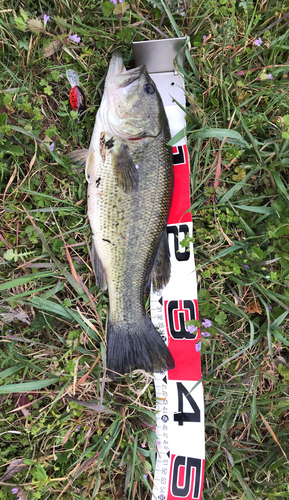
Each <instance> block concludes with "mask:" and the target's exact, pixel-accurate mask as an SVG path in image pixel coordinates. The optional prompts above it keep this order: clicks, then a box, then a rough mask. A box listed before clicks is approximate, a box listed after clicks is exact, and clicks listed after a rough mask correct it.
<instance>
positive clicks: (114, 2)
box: [109, 0, 117, 5]
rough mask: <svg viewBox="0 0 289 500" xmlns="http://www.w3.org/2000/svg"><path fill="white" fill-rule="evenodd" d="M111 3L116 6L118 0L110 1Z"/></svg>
mask: <svg viewBox="0 0 289 500" xmlns="http://www.w3.org/2000/svg"><path fill="white" fill-rule="evenodd" d="M109 1H110V2H112V3H113V4H114V5H116V3H117V2H116V0H109Z"/></svg>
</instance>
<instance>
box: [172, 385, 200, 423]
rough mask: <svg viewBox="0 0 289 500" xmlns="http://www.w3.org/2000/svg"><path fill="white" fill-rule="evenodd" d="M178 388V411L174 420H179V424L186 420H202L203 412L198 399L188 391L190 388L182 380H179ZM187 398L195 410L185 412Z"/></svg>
mask: <svg viewBox="0 0 289 500" xmlns="http://www.w3.org/2000/svg"><path fill="white" fill-rule="evenodd" d="M177 390H178V413H175V414H174V421H175V422H178V423H179V425H183V423H184V422H200V421H201V412H200V408H199V407H198V405H197V403H196V401H195V400H194V398H193V397H192V396H191V394H190V393H189V392H188V389H186V388H185V386H184V385H183V384H182V383H181V382H177ZM184 397H185V398H186V399H187V401H188V402H189V403H190V406H191V408H192V409H193V410H194V412H193V413H192V412H186V411H185V412H184V400H183V398H184Z"/></svg>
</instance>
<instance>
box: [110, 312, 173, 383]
mask: <svg viewBox="0 0 289 500" xmlns="http://www.w3.org/2000/svg"><path fill="white" fill-rule="evenodd" d="M107 335H108V338H107V343H108V346H107V367H108V370H109V377H110V378H111V379H112V380H114V378H115V376H116V375H117V374H118V373H120V374H124V373H128V372H129V371H130V370H134V369H135V368H139V369H143V370H146V371H151V372H159V371H162V370H170V369H172V368H174V367H175V362H174V359H173V357H172V355H171V353H170V351H169V349H168V348H167V346H166V344H165V342H164V341H163V339H162V338H161V336H160V334H159V333H158V332H157V331H156V329H155V327H154V326H153V324H152V322H151V321H150V319H149V318H148V317H147V316H143V317H142V318H141V319H140V320H138V321H137V322H136V323H128V324H113V323H111V322H110V321H109V322H108V328H107Z"/></svg>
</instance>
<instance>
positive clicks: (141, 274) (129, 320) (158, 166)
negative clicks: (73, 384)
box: [74, 51, 174, 379]
mask: <svg viewBox="0 0 289 500" xmlns="http://www.w3.org/2000/svg"><path fill="white" fill-rule="evenodd" d="M169 140H170V132H169V126H168V121H167V118H166V115H165V111H164V107H163V103H162V101H161V98H160V95H159V93H158V91H157V89H156V86H155V83H154V82H153V80H152V79H151V78H150V76H149V74H148V72H147V70H146V67H145V66H140V67H138V68H135V69H132V70H126V69H125V67H124V64H123V60H122V56H121V53H120V52H119V51H115V52H114V53H113V55H112V58H111V61H110V65H109V69H108V73H107V77H106V82H105V90H104V94H103V98H102V101H101V105H100V108H99V110H98V112H97V115H96V121H95V126H94V130H93V134H92V138H91V142H90V146H89V149H88V150H87V151H86V150H81V151H79V152H75V153H76V154H74V156H75V157H77V156H78V158H81V157H82V158H83V159H85V161H86V179H87V182H88V195H87V196H88V217H89V222H90V226H91V230H92V238H93V245H92V260H93V268H94V273H95V277H96V282H97V284H98V286H100V287H101V288H102V289H103V290H105V289H106V288H108V293H109V319H108V326H107V367H108V369H109V376H110V377H111V378H112V379H113V378H114V377H115V375H116V374H124V373H127V372H129V371H130V370H133V369H134V368H140V369H144V370H146V371H161V370H166V369H170V368H174V360H173V357H172V355H171V353H170V351H169V350H168V348H167V346H166V344H165V343H164V341H163V340H162V338H161V336H160V334H159V333H158V332H157V331H156V329H155V328H154V326H153V324H152V323H151V321H150V319H149V318H148V317H147V315H146V312H145V308H144V297H143V296H144V291H145V289H146V287H147V286H148V285H149V284H150V283H151V282H152V283H153V286H154V288H155V289H160V288H162V287H163V286H164V285H166V284H167V282H168V280H169V277H170V261H169V249H168V243H167V237H166V225H167V219H168V213H169V209H170V203H171V195H172V151H171V147H169V146H167V143H168V141H169ZM77 153H78V154H77Z"/></svg>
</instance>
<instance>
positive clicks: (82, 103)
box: [66, 69, 86, 113]
mask: <svg viewBox="0 0 289 500" xmlns="http://www.w3.org/2000/svg"><path fill="white" fill-rule="evenodd" d="M66 77H67V80H68V81H69V83H70V85H71V91H70V92H69V102H70V104H71V107H72V109H73V110H74V111H78V112H79V113H81V112H83V111H85V110H86V99H85V95H84V92H83V90H82V88H81V87H80V83H79V76H78V73H77V71H75V70H74V69H68V70H67V71H66Z"/></svg>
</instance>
